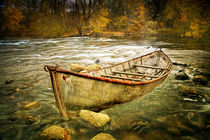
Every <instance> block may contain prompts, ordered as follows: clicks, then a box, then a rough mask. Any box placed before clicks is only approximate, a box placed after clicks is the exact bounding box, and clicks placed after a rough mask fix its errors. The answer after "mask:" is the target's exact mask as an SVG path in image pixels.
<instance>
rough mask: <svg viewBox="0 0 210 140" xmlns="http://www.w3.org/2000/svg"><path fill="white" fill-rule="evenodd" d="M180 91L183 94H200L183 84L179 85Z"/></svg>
mask: <svg viewBox="0 0 210 140" xmlns="http://www.w3.org/2000/svg"><path fill="white" fill-rule="evenodd" d="M178 90H179V92H181V93H183V94H197V93H198V91H197V90H196V89H195V88H193V87H189V86H185V85H183V84H178Z"/></svg>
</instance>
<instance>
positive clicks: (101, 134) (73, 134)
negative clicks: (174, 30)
mask: <svg viewBox="0 0 210 140" xmlns="http://www.w3.org/2000/svg"><path fill="white" fill-rule="evenodd" d="M71 68H72V69H75V71H79V72H82V71H84V70H87V71H88V70H89V69H91V70H92V69H98V68H100V66H99V65H97V64H94V65H91V66H89V67H88V68H86V67H81V66H79V67H78V66H77V65H72V67H71ZM173 69H174V72H173V73H172V74H171V75H170V76H169V77H168V78H167V80H166V81H165V83H164V84H163V85H161V86H160V87H158V88H157V89H156V90H154V91H153V92H152V93H151V94H149V95H147V96H144V97H142V98H139V99H136V100H134V101H131V102H128V103H124V104H119V105H116V106H114V107H112V108H109V109H106V110H103V111H101V112H93V111H90V110H79V111H77V112H76V113H75V114H74V113H72V115H73V116H74V117H73V119H69V118H62V117H60V116H59V114H58V111H55V112H51V113H49V112H48V113H47V108H49V106H48V105H47V104H45V103H44V102H43V101H36V100H34V101H31V102H28V101H25V102H19V103H17V106H18V108H19V109H18V110H17V111H16V112H14V113H12V114H11V115H10V116H9V117H8V120H9V121H10V122H11V123H14V124H20V125H26V126H28V127H30V126H33V129H38V130H39V131H37V134H36V136H35V137H36V138H37V139H55V140H59V139H64V140H74V139H84V140H85V139H91V140H115V139H122V140H129V139H134V140H142V139H173V138H174V137H176V138H177V139H183V140H184V139H192V140H198V139H206V138H208V137H210V133H209V132H210V131H209V130H210V121H209V119H208V118H209V117H210V105H209V103H210V88H209V87H210V86H209V85H210V82H209V81H210V80H209V79H210V74H209V73H204V72H200V71H199V70H198V69H193V68H191V66H189V65H184V64H180V65H178V63H177V64H176V65H174V68H173ZM13 82H15V81H14V80H13V79H8V80H7V81H5V84H7V85H10V84H12V83H13ZM21 90H22V89H19V90H17V89H16V90H15V91H14V92H17V93H18V92H20V91H21ZM14 98H15V97H11V98H10V99H14ZM54 103H55V102H54ZM49 110H52V108H49ZM33 129H31V130H33ZM40 130H41V131H40Z"/></svg>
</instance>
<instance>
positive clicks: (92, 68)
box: [87, 64, 101, 72]
mask: <svg viewBox="0 0 210 140" xmlns="http://www.w3.org/2000/svg"><path fill="white" fill-rule="evenodd" d="M100 68H101V67H100V65H98V64H92V65H90V66H88V68H87V71H89V72H90V71H96V70H99V69H100Z"/></svg>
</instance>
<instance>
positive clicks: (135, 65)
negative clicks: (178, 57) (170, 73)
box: [133, 64, 168, 70]
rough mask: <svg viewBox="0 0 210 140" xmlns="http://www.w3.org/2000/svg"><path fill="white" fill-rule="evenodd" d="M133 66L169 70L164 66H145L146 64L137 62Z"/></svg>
mask: <svg viewBox="0 0 210 140" xmlns="http://www.w3.org/2000/svg"><path fill="white" fill-rule="evenodd" d="M133 67H142V68H148V69H161V70H168V69H167V68H162V67H153V66H144V65H136V64H134V65H133Z"/></svg>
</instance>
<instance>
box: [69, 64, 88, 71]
mask: <svg viewBox="0 0 210 140" xmlns="http://www.w3.org/2000/svg"><path fill="white" fill-rule="evenodd" d="M70 70H71V71H73V72H81V71H84V70H87V68H86V67H85V66H82V65H79V64H71V65H70Z"/></svg>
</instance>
